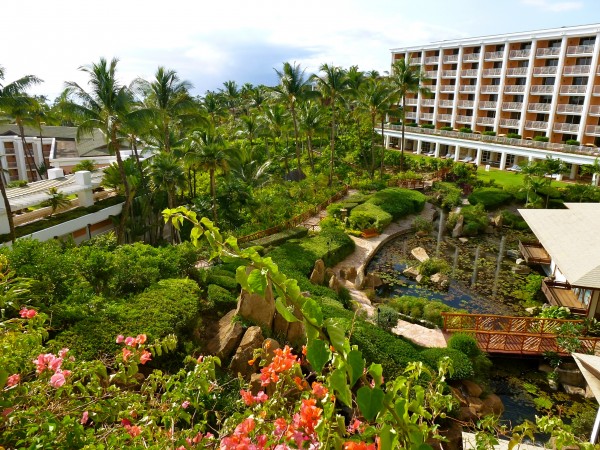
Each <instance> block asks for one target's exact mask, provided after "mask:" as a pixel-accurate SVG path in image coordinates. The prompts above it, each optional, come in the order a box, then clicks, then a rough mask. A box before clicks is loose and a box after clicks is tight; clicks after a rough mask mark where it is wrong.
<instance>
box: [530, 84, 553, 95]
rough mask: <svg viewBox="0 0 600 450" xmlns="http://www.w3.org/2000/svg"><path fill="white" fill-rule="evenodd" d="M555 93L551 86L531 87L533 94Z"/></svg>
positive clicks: (539, 85)
mask: <svg viewBox="0 0 600 450" xmlns="http://www.w3.org/2000/svg"><path fill="white" fill-rule="evenodd" d="M552 92H554V86H552V85H550V84H537V85H533V86H531V93H532V94H552Z"/></svg>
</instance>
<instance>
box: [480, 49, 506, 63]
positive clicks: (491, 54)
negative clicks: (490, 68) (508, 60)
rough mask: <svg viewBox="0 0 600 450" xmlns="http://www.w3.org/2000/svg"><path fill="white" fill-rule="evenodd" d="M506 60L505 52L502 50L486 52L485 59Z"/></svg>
mask: <svg viewBox="0 0 600 450" xmlns="http://www.w3.org/2000/svg"><path fill="white" fill-rule="evenodd" d="M502 58H504V50H500V51H498V52H485V59H486V61H488V60H493V59H502Z"/></svg>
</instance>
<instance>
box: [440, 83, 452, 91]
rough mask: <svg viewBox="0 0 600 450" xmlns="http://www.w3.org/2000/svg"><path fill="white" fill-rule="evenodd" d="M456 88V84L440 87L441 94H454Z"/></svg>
mask: <svg viewBox="0 0 600 450" xmlns="http://www.w3.org/2000/svg"><path fill="white" fill-rule="evenodd" d="M455 88H456V85H455V84H442V85H441V86H440V92H454V89H455Z"/></svg>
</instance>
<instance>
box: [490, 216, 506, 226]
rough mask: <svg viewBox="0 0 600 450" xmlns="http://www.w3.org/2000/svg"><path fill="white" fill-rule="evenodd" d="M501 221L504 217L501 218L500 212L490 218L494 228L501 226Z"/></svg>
mask: <svg viewBox="0 0 600 450" xmlns="http://www.w3.org/2000/svg"><path fill="white" fill-rule="evenodd" d="M503 223H504V219H503V218H502V214H498V215H497V216H496V217H494V218H493V219H492V224H493V225H494V226H495V227H496V228H501V227H502V224H503Z"/></svg>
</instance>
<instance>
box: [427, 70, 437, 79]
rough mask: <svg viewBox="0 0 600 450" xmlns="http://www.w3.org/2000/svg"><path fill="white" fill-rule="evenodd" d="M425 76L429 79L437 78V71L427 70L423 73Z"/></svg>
mask: <svg viewBox="0 0 600 450" xmlns="http://www.w3.org/2000/svg"><path fill="white" fill-rule="evenodd" d="M425 76H426V77H427V78H430V79H433V78H437V76H438V71H437V70H428V71H427V72H425Z"/></svg>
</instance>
